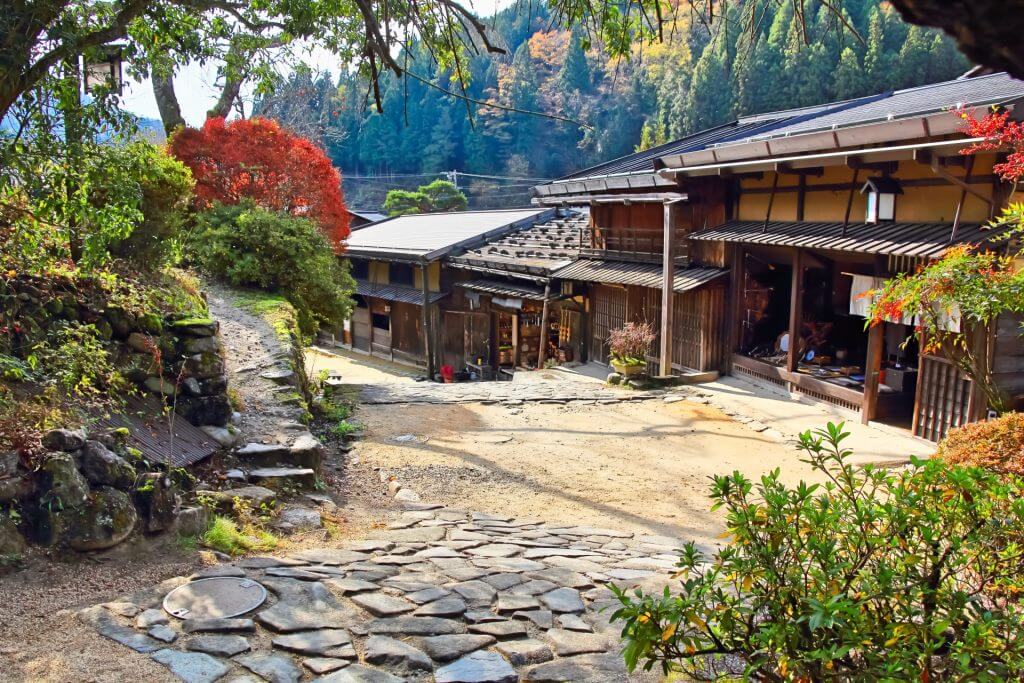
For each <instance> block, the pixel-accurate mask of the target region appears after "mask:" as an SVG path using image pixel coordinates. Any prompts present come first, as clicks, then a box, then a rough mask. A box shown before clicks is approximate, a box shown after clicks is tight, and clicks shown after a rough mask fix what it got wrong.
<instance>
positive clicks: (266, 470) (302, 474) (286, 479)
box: [247, 467, 316, 490]
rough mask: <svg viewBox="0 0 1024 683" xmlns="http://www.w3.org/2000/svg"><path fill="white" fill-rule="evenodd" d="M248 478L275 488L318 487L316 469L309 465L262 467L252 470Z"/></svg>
mask: <svg viewBox="0 0 1024 683" xmlns="http://www.w3.org/2000/svg"><path fill="white" fill-rule="evenodd" d="M247 478H248V479H249V481H252V482H257V483H259V484H260V485H261V486H266V487H267V488H269V489H274V490H277V489H281V488H300V489H312V488H315V487H316V470H312V469H310V468H308V467H260V468H258V469H255V470H252V471H250V472H249V473H248V475H247Z"/></svg>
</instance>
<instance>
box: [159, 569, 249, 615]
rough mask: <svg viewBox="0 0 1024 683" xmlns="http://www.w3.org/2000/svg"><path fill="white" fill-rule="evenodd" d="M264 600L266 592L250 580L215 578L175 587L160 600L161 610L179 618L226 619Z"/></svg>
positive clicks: (242, 612) (247, 610)
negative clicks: (162, 606)
mask: <svg viewBox="0 0 1024 683" xmlns="http://www.w3.org/2000/svg"><path fill="white" fill-rule="evenodd" d="M266 599H267V589H266V588H264V587H263V586H262V585H261V584H259V583H257V582H256V581H253V580H252V579H244V578H237V577H228V576H218V577H213V578H210V579H199V580H197V581H192V582H191V583H186V584H185V585H184V586H178V587H177V588H175V589H174V590H172V591H171V592H170V593H168V594H167V596H166V597H165V598H164V610H166V611H167V613H168V614H170V615H171V616H174V617H178V618H179V619H205V618H215V619H228V618H230V617H237V616H238V615H240V614H245V613H246V612H249V611H251V610H254V609H256V608H257V607H259V606H260V605H262V604H263V601H264V600H266Z"/></svg>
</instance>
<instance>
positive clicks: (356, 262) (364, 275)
mask: <svg viewBox="0 0 1024 683" xmlns="http://www.w3.org/2000/svg"><path fill="white" fill-rule="evenodd" d="M349 263H351V264H352V277H354V278H355V279H357V280H369V279H370V262H369V261H365V260H363V259H350V260H349Z"/></svg>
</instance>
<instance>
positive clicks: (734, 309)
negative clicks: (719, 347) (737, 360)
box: [726, 244, 746, 369]
mask: <svg viewBox="0 0 1024 683" xmlns="http://www.w3.org/2000/svg"><path fill="white" fill-rule="evenodd" d="M731 257H732V258H731V259H730V270H729V309H728V310H729V323H728V324H729V327H728V329H727V330H726V334H727V335H728V338H729V341H728V343H729V353H728V354H726V369H728V368H729V366H730V365H731V364H732V354H734V353H736V352H737V351H739V350H740V339H742V335H743V320H741V318H740V316H741V310H742V308H743V302H744V299H745V296H744V291H743V290H744V281H745V279H746V278H745V276H744V271H743V269H744V266H745V265H746V264H745V263H744V260H745V259H744V257H743V245H742V244H733V245H732V254H731Z"/></svg>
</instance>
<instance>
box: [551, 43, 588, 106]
mask: <svg viewBox="0 0 1024 683" xmlns="http://www.w3.org/2000/svg"><path fill="white" fill-rule="evenodd" d="M558 82H559V85H560V86H561V88H562V90H564V91H565V92H572V91H573V90H578V91H580V92H582V93H587V92H590V88H591V74H590V65H589V64H587V53H586V52H584V50H583V36H582V35H581V34H580V31H579V30H578V29H573V31H572V34H571V35H570V37H569V49H568V50H567V51H566V53H565V63H564V64H562V70H561V72H560V73H559V74H558Z"/></svg>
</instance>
